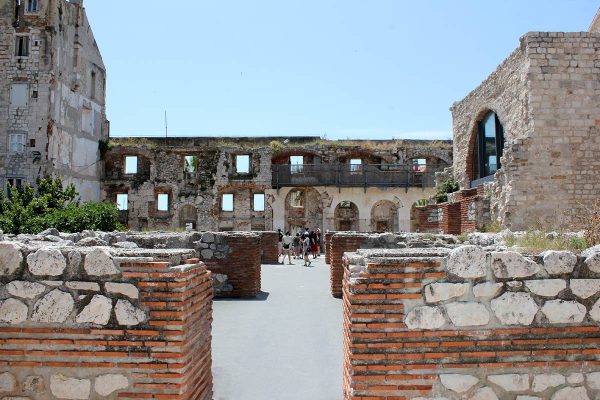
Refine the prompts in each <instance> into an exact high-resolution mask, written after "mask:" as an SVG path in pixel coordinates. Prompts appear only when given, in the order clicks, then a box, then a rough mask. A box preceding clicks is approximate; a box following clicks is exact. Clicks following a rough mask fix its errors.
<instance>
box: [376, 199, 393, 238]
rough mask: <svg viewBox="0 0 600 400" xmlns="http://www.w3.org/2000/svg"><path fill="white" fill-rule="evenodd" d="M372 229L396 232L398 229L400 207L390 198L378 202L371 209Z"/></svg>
mask: <svg viewBox="0 0 600 400" xmlns="http://www.w3.org/2000/svg"><path fill="white" fill-rule="evenodd" d="M371 230H372V231H374V232H396V231H397V230H398V207H397V206H396V204H394V203H393V202H391V201H389V200H383V201H380V202H378V203H376V204H375V205H374V206H373V208H372V209H371Z"/></svg>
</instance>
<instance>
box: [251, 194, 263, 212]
mask: <svg viewBox="0 0 600 400" xmlns="http://www.w3.org/2000/svg"><path fill="white" fill-rule="evenodd" d="M254 211H265V195H264V194H262V193H256V194H255V195H254Z"/></svg>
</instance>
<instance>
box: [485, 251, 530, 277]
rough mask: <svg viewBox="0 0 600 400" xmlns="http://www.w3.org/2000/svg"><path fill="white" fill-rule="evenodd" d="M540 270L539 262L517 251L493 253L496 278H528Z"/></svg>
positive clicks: (493, 269)
mask: <svg viewBox="0 0 600 400" xmlns="http://www.w3.org/2000/svg"><path fill="white" fill-rule="evenodd" d="M540 270H541V268H540V266H539V265H538V264H537V263H535V262H533V261H531V260H530V259H528V258H526V257H524V256H523V255H521V254H519V253H517V252H514V251H506V252H494V253H492V271H494V275H495V276H496V278H528V277H530V276H533V275H535V274H537V273H538V272H540Z"/></svg>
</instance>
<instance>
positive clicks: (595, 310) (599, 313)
mask: <svg viewBox="0 0 600 400" xmlns="http://www.w3.org/2000/svg"><path fill="white" fill-rule="evenodd" d="M590 318H592V319H593V320H594V321H596V322H600V299H599V300H598V301H596V302H595V303H594V305H593V306H592V308H590Z"/></svg>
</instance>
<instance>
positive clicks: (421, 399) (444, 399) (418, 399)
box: [413, 397, 450, 400]
mask: <svg viewBox="0 0 600 400" xmlns="http://www.w3.org/2000/svg"><path fill="white" fill-rule="evenodd" d="M413 400H450V399H449V398H447V397H415V398H413Z"/></svg>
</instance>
